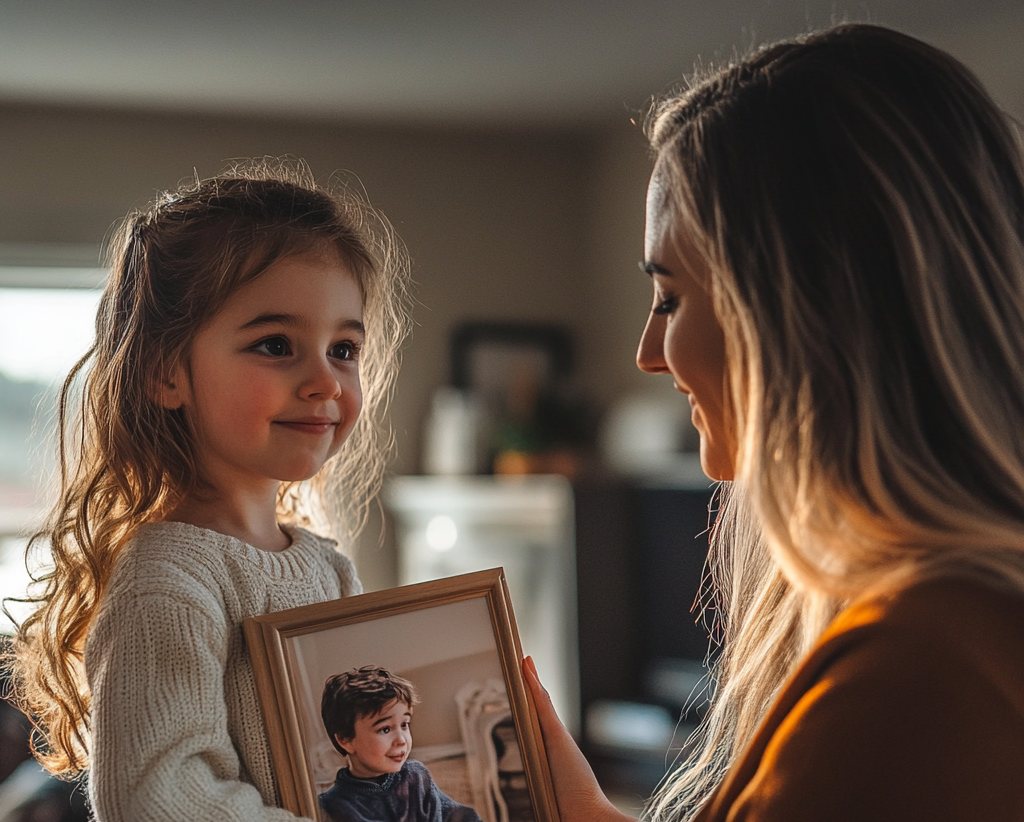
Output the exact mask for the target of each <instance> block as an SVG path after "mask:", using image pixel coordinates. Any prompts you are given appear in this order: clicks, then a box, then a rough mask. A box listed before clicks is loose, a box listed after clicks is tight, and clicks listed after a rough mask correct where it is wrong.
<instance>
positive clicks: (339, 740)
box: [334, 734, 352, 756]
mask: <svg viewBox="0 0 1024 822" xmlns="http://www.w3.org/2000/svg"><path fill="white" fill-rule="evenodd" d="M334 741H335V742H337V743H338V746H339V747H340V748H341V749H342V750H343V751H344V752H345V755H346V756H348V749H349V746H350V744H351V743H352V740H351V739H342V738H341V734H335V735H334Z"/></svg>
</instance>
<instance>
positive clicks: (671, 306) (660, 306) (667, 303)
mask: <svg viewBox="0 0 1024 822" xmlns="http://www.w3.org/2000/svg"><path fill="white" fill-rule="evenodd" d="M678 304H679V300H678V299H677V298H676V297H674V296H672V295H668V296H666V297H664V298H663V299H662V300H661V301H660V302H657V303H655V304H654V308H652V309H651V313H652V314H656V315H658V316H659V317H660V316H664V315H666V314H671V313H672V312H673V311H675V310H676V306H677V305H678Z"/></svg>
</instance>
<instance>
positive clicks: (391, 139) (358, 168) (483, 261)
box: [0, 105, 650, 587]
mask: <svg viewBox="0 0 1024 822" xmlns="http://www.w3.org/2000/svg"><path fill="white" fill-rule="evenodd" d="M0 145H2V146H3V147H4V161H3V163H2V164H0V244H2V243H12V242H17V243H23V242H41V243H51V242H67V243H93V244H96V245H97V246H98V245H99V244H100V242H101V240H102V238H103V237H104V235H105V233H106V232H107V231H108V229H109V228H110V226H111V225H112V224H113V223H114V222H115V221H116V220H117V219H119V218H120V217H121V216H122V215H123V214H124V213H125V212H126V211H127V210H128V209H129V208H131V207H133V206H140V205H144V204H145V203H146V202H147V201H148V200H149V199H150V198H151V197H152V195H153V194H154V192H156V191H158V190H161V189H164V188H168V187H172V186H174V185H175V184H176V183H177V182H178V181H179V180H181V179H183V178H186V177H189V176H191V175H192V174H193V169H195V170H196V171H197V172H198V173H199V174H200V175H203V176H206V175H210V174H213V173H215V172H217V171H219V170H220V169H221V168H223V166H224V165H225V162H226V161H228V160H230V159H232V158H241V157H252V156H262V155H273V156H279V155H292V156H295V157H300V158H303V159H304V160H306V161H307V162H308V163H309V165H310V166H311V168H312V170H313V172H314V173H315V174H316V175H317V176H318V177H326V176H328V175H330V174H331V173H332V172H334V171H337V170H347V171H351V172H353V173H355V174H356V175H358V177H359V179H360V180H361V181H362V183H363V185H364V186H365V189H366V191H367V194H368V196H369V198H370V200H371V201H372V202H373V203H374V204H375V205H377V206H379V207H380V208H381V209H383V210H384V211H385V213H386V214H387V215H388V216H389V218H390V219H391V220H392V222H393V223H394V224H395V226H396V228H397V229H398V232H399V234H400V235H401V237H402V238H403V239H404V241H405V242H406V244H407V246H408V247H409V251H410V253H411V255H412V258H413V264H414V268H413V276H414V278H415V280H416V283H417V290H416V298H417V305H416V309H415V320H416V327H415V330H414V333H413V338H412V340H411V341H410V343H409V344H408V346H407V348H406V355H405V365H404V368H403V371H402V375H401V378H400V380H399V384H398V390H397V394H396V400H395V404H394V406H393V415H392V417H393V424H394V426H395V429H396V432H397V441H398V456H397V460H396V463H395V470H396V471H399V472H410V471H415V470H416V469H417V467H418V463H419V447H420V442H419V441H420V432H421V428H422V419H423V416H424V414H425V412H426V409H427V407H428V402H429V397H430V394H431V392H432V391H433V389H434V388H436V387H437V386H439V385H441V384H442V383H444V382H445V381H446V379H447V375H448V335H449V332H450V329H451V327H452V325H453V324H454V323H456V322H458V321H460V320H464V319H489V320H533V321H552V322H561V323H564V324H566V325H567V326H569V327H570V328H571V329H572V331H573V332H574V334H575V337H576V342H577V345H578V362H579V369H578V373H579V388H580V390H581V391H583V392H584V393H585V394H586V395H587V396H590V397H592V398H593V399H594V400H595V401H596V402H599V403H601V404H605V403H607V402H608V401H609V400H610V399H612V398H614V397H615V396H617V395H618V394H620V393H621V392H622V391H625V390H628V389H629V388H630V387H631V386H634V385H636V384H637V379H638V378H641V375H640V374H639V373H638V372H636V370H635V366H634V365H633V355H634V351H635V346H636V339H637V336H638V334H639V331H640V328H641V326H642V323H643V318H644V315H645V313H646V311H647V306H648V304H649V299H650V298H649V292H648V286H647V284H646V283H645V282H643V280H644V277H643V275H642V274H640V273H639V272H638V271H637V268H636V261H637V260H638V259H639V257H640V255H641V252H642V242H641V239H642V229H643V197H644V189H645V185H646V175H647V170H648V161H647V156H646V148H645V146H644V141H643V138H642V135H641V134H640V132H639V130H638V129H637V128H636V127H635V126H633V125H632V124H630V122H629V121H628V118H627V117H626V116H625V115H623V116H622V117H621V118H620V120H619V121H617V122H615V123H612V124H611V125H609V126H606V127H592V128H589V129H582V128H580V129H575V130H547V131H543V130H541V131H537V130H533V131H531V130H526V129H523V130H504V131H499V130H491V131H487V130H478V131H471V130H467V129H452V130H443V129H436V128H431V129H428V128H401V127H389V126H376V127H372V126H366V125H351V124H344V123H335V122H326V121H301V120H295V119H288V120H286V119H279V120H278V119H273V120H271V119H252V118H250V119H246V118H238V117H230V118H229V117H213V116H195V115H191V116H190V115H176V114H171V113H147V112H130V111H115V110H90V109H74V108H53V107H36V106H15V105H5V106H3V107H2V109H0ZM367 559H369V558H367ZM377 559H378V560H379V561H380V562H381V563H383V564H382V565H381V567H380V568H374V567H368V568H367V569H366V570H367V572H368V576H369V577H371V578H373V579H374V580H375V585H374V587H380V586H381V585H384V584H387V583H388V581H389V580H390V578H391V577H392V575H393V570H392V569H393V560H392V558H391V557H389V556H387V555H384V556H380V557H378V558H377ZM371 564H372V563H371Z"/></svg>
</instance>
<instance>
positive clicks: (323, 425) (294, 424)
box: [276, 420, 338, 434]
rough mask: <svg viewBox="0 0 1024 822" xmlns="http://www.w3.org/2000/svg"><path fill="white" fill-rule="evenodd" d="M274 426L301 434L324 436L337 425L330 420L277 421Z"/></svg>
mask: <svg viewBox="0 0 1024 822" xmlns="http://www.w3.org/2000/svg"><path fill="white" fill-rule="evenodd" d="M276 424H277V425H282V426H284V427H285V428H290V429H291V430H292V431H298V432H300V433H302V434H326V433H328V432H330V431H332V430H333V429H334V427H335V426H336V425H337V424H338V423H336V422H332V421H331V420H278V421H277V422H276Z"/></svg>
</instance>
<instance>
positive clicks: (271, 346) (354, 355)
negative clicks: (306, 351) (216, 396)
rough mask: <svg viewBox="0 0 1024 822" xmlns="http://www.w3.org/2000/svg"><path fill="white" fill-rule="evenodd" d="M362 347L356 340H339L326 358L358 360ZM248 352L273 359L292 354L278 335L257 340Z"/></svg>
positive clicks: (286, 342) (328, 351) (289, 346)
mask: <svg viewBox="0 0 1024 822" xmlns="http://www.w3.org/2000/svg"><path fill="white" fill-rule="evenodd" d="M362 347H363V346H362V343H361V342H359V341H357V340H341V341H339V342H336V343H334V344H333V345H331V347H330V348H329V349H328V350H327V356H328V357H330V358H331V359H332V360H342V361H350V360H358V359H359V351H360V350H361V349H362ZM249 350H250V351H254V352H256V353H257V354H262V355H264V356H266V357H271V358H273V359H279V358H281V357H288V356H291V354H292V346H291V343H289V342H288V339H287V338H286V337H282V336H279V335H278V336H273V337H266V338H264V339H262V340H259V341H258V342H256V343H254V344H253V345H251V346H250V347H249Z"/></svg>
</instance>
